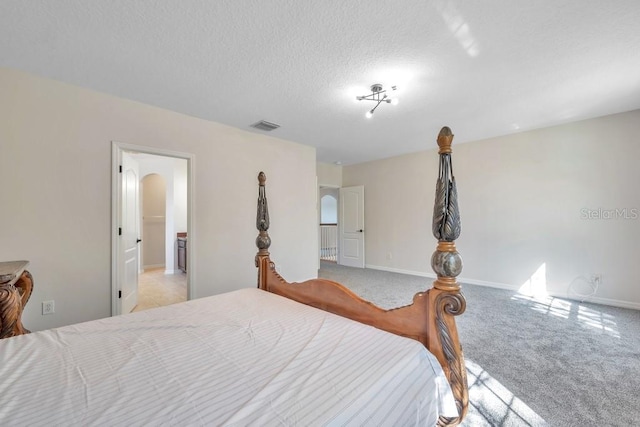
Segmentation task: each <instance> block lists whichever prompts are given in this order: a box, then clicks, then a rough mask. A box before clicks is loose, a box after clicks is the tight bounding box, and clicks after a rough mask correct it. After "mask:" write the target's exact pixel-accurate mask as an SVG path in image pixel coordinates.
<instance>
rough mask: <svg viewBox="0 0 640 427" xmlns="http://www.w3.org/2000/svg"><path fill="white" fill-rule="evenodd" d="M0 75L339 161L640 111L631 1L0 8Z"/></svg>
mask: <svg viewBox="0 0 640 427" xmlns="http://www.w3.org/2000/svg"><path fill="white" fill-rule="evenodd" d="M0 66H4V67H10V68H16V69H21V70H25V71H28V72H31V73H34V74H38V75H42V76H46V77H50V78H53V79H56V80H61V81H65V82H68V83H72V84H76V85H80V86H84V87H88V88H92V89H95V90H98V91H101V92H107V93H110V94H114V95H117V96H120V97H124V98H128V99H133V100H136V101H140V102H144V103H147V104H151V105H156V106H160V107H163V108H167V109H170V110H174V111H178V112H182V113H186V114H189V115H192V116H196V117H201V118H204V119H208V120H214V121H217V122H221V123H225V124H228V125H231V126H235V127H238V128H241V129H246V130H249V131H255V132H261V131H258V130H254V129H253V128H250V127H248V126H249V125H250V124H252V123H254V122H256V121H258V120H261V119H264V120H267V121H270V122H275V123H278V124H280V125H281V126H282V127H281V128H279V129H277V130H275V131H273V132H271V133H270V135H273V136H276V137H279V138H284V139H289V140H292V141H296V142H300V143H303V144H308V145H313V146H315V147H317V149H318V150H317V152H318V160H319V161H324V162H334V161H341V162H342V163H343V164H350V163H358V162H362V161H367V160H373V159H377V158H384V157H389V156H393V155H398V154H403V153H408V152H414V151H419V150H424V149H427V148H431V147H434V146H435V136H436V134H437V133H438V130H439V129H440V127H441V126H443V125H448V126H450V127H451V128H452V129H453V130H454V132H455V133H456V135H457V137H456V141H457V142H466V141H473V140H477V139H482V138H487V137H492V136H498V135H505V134H509V133H513V132H519V131H524V130H529V129H535V128H540V127H545V126H550V125H554V124H559V123H565V122H569V121H575V120H580V119H585V118H591V117H596V116H601V115H606V114H611V113H616V112H622V111H629V110H633V109H637V108H640V1H638V0H616V1H603V0H536V1H531V0H502V1H497V0H486V1H481V2H479V1H474V2H471V1H463V0H457V1H446V0H431V1H427V0H402V1H391V0H388V1H382V0H349V1H344V0H323V1H314V2H311V1H301V0H263V1H257V0H253V1H249V0H216V1H208V0H181V1H178V0H173V1H169V0H158V1H132V0H111V1H103V2H95V1H86V0H58V1H44V0H42V1H36V0H31V1H24V0H2V1H1V2H0ZM373 83H382V84H383V85H385V86H387V87H388V86H390V85H397V86H398V89H399V90H398V92H397V96H398V98H399V101H400V102H399V104H398V105H397V106H392V105H389V104H383V105H381V106H380V108H379V109H378V110H377V111H376V113H375V115H374V117H373V118H372V119H366V118H365V117H364V114H365V112H366V111H367V110H368V109H370V108H371V107H372V106H373V104H372V103H370V102H365V101H362V102H358V101H356V100H355V96H356V95H365V94H367V93H368V88H369V86H370V85H371V84H373Z"/></svg>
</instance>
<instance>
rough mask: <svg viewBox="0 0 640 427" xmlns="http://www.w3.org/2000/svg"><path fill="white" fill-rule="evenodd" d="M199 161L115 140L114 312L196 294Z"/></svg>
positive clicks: (168, 302) (182, 298)
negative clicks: (195, 188) (196, 163)
mask: <svg viewBox="0 0 640 427" xmlns="http://www.w3.org/2000/svg"><path fill="white" fill-rule="evenodd" d="M193 160H194V159H193V155H191V154H187V153H176V152H170V151H166V150H159V149H154V148H152V147H142V146H134V145H130V144H121V143H117V142H114V143H113V164H114V173H113V175H114V176H113V191H112V199H113V200H112V206H113V209H112V211H113V221H112V227H113V234H112V236H113V249H112V315H117V314H125V313H128V312H130V311H140V310H144V309H148V308H154V307H159V306H163V305H168V304H172V303H175V302H180V301H185V300H187V299H191V298H192V295H193V287H194V283H193V279H192V277H191V274H190V272H191V271H193V264H194V263H193V258H194V257H193V249H192V248H193V241H194V238H195V235H194V227H193V209H192V206H193V203H194V201H193V192H192V188H193ZM132 165H133V166H132ZM123 166H124V167H123ZM132 177H136V178H132ZM134 185H135V190H132V188H133V187H134ZM134 217H135V220H133V219H129V220H127V218H134ZM179 243H180V246H181V249H182V253H181V254H182V255H185V254H186V253H189V254H190V256H189V259H188V262H185V261H186V259H185V258H184V257H182V258H180V257H179V256H178V250H179V249H178V246H179ZM127 251H128V252H127ZM134 259H135V261H134V262H135V264H136V268H135V269H134V268H131V267H132V266H131V264H133V262H132V260H134ZM180 260H182V263H180ZM134 270H135V271H134Z"/></svg>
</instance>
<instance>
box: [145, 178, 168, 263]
mask: <svg viewBox="0 0 640 427" xmlns="http://www.w3.org/2000/svg"><path fill="white" fill-rule="evenodd" d="M172 184H173V183H172ZM166 195H167V185H166V182H165V180H164V178H163V177H162V176H160V175H158V174H157V173H151V174H148V175H146V176H145V177H144V178H142V181H141V182H140V196H142V236H141V237H142V239H143V240H142V245H143V246H142V249H143V250H142V251H141V252H142V268H143V269H147V268H153V267H164V265H165V240H166V239H165V228H166V222H167V221H166V219H167V218H166V210H167V206H166ZM167 267H168V268H172V267H171V266H167Z"/></svg>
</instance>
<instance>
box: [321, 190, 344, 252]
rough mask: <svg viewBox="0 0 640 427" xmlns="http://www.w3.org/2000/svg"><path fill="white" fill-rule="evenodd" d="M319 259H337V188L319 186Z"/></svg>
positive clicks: (338, 197) (338, 193) (338, 195)
mask: <svg viewBox="0 0 640 427" xmlns="http://www.w3.org/2000/svg"><path fill="white" fill-rule="evenodd" d="M319 195H320V239H319V241H320V251H319V252H320V261H327V262H334V263H335V262H337V261H338V241H339V239H338V200H339V199H340V190H339V189H338V188H329V187H320V192H319Z"/></svg>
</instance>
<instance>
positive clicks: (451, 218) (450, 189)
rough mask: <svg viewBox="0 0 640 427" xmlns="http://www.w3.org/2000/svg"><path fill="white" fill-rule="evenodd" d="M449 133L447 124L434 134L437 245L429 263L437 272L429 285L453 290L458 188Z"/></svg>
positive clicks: (456, 266) (456, 268)
mask: <svg viewBox="0 0 640 427" xmlns="http://www.w3.org/2000/svg"><path fill="white" fill-rule="evenodd" d="M452 142H453V133H452V132H451V129H449V128H448V127H447V126H445V127H443V128H442V130H440V133H439V134H438V147H440V150H439V151H438V153H439V155H440V168H439V171H438V182H437V183H436V200H435V203H434V206H433V235H434V237H435V238H436V239H438V247H437V249H436V251H435V252H434V253H433V256H432V257H431V267H432V268H433V271H435V272H436V274H437V275H438V279H437V280H436V281H435V282H434V284H433V286H434V287H435V288H437V289H442V290H451V291H456V290H459V289H460V285H458V282H456V277H457V276H458V275H459V274H460V272H461V271H462V257H461V256H460V254H459V253H458V251H457V250H456V245H455V243H454V241H455V240H456V239H457V238H458V237H459V236H460V213H459V211H458V191H457V189H456V179H455V177H454V176H453V167H452V165H451V152H452V151H451V143H452Z"/></svg>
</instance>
